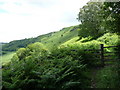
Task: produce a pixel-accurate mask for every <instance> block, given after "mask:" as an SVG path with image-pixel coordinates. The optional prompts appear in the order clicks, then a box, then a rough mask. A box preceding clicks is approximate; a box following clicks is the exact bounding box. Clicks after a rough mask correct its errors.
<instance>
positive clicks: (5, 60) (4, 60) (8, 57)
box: [0, 52, 15, 65]
mask: <svg viewBox="0 0 120 90" xmlns="http://www.w3.org/2000/svg"><path fill="white" fill-rule="evenodd" d="M14 54H15V52H9V53H7V54H5V55H3V56H0V58H2V65H4V64H6V63H8V62H10V60H11V58H12V57H13V55H14Z"/></svg>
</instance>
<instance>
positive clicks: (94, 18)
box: [78, 2, 103, 37]
mask: <svg viewBox="0 0 120 90" xmlns="http://www.w3.org/2000/svg"><path fill="white" fill-rule="evenodd" d="M102 7H103V4H102V3H97V2H88V3H87V5H85V6H84V7H83V8H81V9H80V12H79V15H78V20H80V21H81V25H80V28H81V30H80V31H79V35H80V36H83V37H87V36H92V37H97V36H100V35H101V34H102V33H103V31H102V28H103V27H102V22H103V11H102Z"/></svg>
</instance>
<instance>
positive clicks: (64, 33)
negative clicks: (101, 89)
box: [3, 26, 78, 51]
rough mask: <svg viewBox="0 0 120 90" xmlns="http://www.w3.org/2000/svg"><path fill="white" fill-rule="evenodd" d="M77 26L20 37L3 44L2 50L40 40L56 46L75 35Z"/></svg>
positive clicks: (45, 43) (13, 48)
mask: <svg viewBox="0 0 120 90" xmlns="http://www.w3.org/2000/svg"><path fill="white" fill-rule="evenodd" d="M77 29H78V26H71V27H67V28H63V29H62V30H60V31H58V32H51V33H48V34H45V35H40V36H38V37H36V38H29V39H22V40H15V41H11V42H10V43H8V44H6V45H4V46H3V51H15V50H17V49H18V48H21V47H26V46H27V45H28V44H30V43H34V42H41V43H43V44H44V45H46V46H47V47H48V48H51V47H52V46H58V45H60V44H62V43H64V42H66V41H68V40H70V39H72V38H73V37H76V36H77V34H78V31H77Z"/></svg>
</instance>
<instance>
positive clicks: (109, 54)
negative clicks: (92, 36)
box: [100, 44, 119, 66]
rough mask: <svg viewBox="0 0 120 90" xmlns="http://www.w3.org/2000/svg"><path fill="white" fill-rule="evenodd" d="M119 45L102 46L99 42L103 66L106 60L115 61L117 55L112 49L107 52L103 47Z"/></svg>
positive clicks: (112, 47)
mask: <svg viewBox="0 0 120 90" xmlns="http://www.w3.org/2000/svg"><path fill="white" fill-rule="evenodd" d="M117 47H119V46H108V47H104V44H100V59H101V61H102V64H103V66H104V65H105V62H106V61H115V60H118V58H117V56H116V55H115V53H116V52H115V50H113V51H112V52H110V51H109V52H108V51H106V50H105V49H108V48H109V49H110V48H111V49H115V48H117Z"/></svg>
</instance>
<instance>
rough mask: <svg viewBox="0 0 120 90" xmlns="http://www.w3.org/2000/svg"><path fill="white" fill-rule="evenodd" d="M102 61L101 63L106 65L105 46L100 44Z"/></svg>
mask: <svg viewBox="0 0 120 90" xmlns="http://www.w3.org/2000/svg"><path fill="white" fill-rule="evenodd" d="M100 54H101V55H100V59H101V62H102V66H104V65H105V63H104V44H100Z"/></svg>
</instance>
